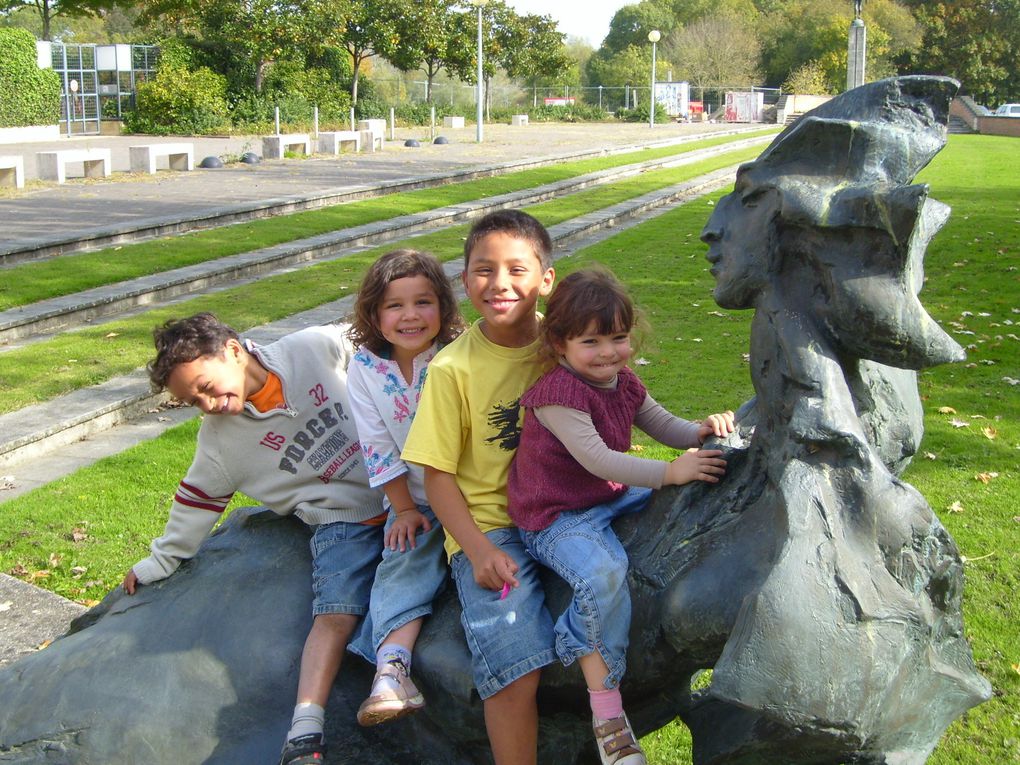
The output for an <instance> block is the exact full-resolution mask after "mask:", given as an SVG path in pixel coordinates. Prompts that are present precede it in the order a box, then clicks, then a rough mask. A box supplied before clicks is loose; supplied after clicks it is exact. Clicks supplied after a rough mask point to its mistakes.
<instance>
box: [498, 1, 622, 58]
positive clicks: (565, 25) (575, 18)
mask: <svg viewBox="0 0 1020 765" xmlns="http://www.w3.org/2000/svg"><path fill="white" fill-rule="evenodd" d="M628 2H635V0H559V2H549V0H507V5H509V6H510V7H512V8H513V9H514V10H515V11H517V12H518V13H521V14H525V13H534V14H537V15H539V16H547V15H548V16H552V17H553V18H554V19H556V20H557V21H558V22H559V25H560V31H561V32H563V33H564V34H567V35H572V36H574V37H583V38H585V39H586V40H587V41H588V42H589V43H590V44H591V46H592V47H593V48H598V47H599V46H600V45H601V44H602V40H603V39H605V36H606V35H607V34H609V22H610V21H611V20H612V18H613V14H615V13H616V12H617V11H618V10H619V9H620V8H622V7H623V6H625V5H627V4H628Z"/></svg>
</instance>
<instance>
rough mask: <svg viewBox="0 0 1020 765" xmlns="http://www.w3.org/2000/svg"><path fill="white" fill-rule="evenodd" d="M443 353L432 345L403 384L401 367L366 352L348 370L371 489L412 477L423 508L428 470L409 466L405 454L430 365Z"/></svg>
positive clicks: (360, 351) (413, 492) (410, 483)
mask: <svg viewBox="0 0 1020 765" xmlns="http://www.w3.org/2000/svg"><path fill="white" fill-rule="evenodd" d="M438 351H439V345H438V344H436V343H433V344H432V346H431V347H429V348H428V349H427V350H425V351H422V352H421V353H420V354H418V356H416V357H415V359H414V363H413V364H412V374H411V377H412V379H411V381H410V382H409V381H407V380H405V379H404V376H403V375H402V374H401V373H400V367H399V366H397V362H396V361H394V360H393V359H386V358H382V357H381V356H378V355H377V354H375V353H373V352H372V351H370V350H368V348H365V347H362V348H360V349H358V352H357V353H356V354H354V358H353V359H351V364H350V366H349V367H348V368H347V393H348V396H350V400H351V411H352V413H353V415H354V422H355V424H356V425H357V427H358V438H359V439H360V441H361V452H362V454H363V455H364V457H365V467H366V468H367V469H368V480H369V483H370V484H371V486H373V487H376V488H378V487H379V486H382V485H383V484H386V483H389V482H390V481H392V480H393V479H394V478H396V477H397V476H399V475H402V474H404V473H407V474H408V476H407V483H408V488H409V489H410V491H411V497H412V498H413V499H414V501H415V502H416V503H418V504H419V505H427V504H428V500H427V499H426V497H425V473H424V468H422V467H421V466H420V465H412V464H408V463H406V462H404V461H403V460H402V459H400V451H401V449H403V448H404V441H406V440H407V433H408V431H409V430H410V429H411V422H412V421H413V420H414V413H415V412H416V411H417V410H418V400H419V399H420V398H421V389H422V386H423V385H424V384H425V373H426V371H427V370H428V364H429V362H430V361H432V358H433V357H434V356H435V355H436V353H437V352H438ZM386 506H387V508H388V507H389V502H388V501H387V502H386Z"/></svg>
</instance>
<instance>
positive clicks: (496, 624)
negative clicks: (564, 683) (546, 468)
mask: <svg viewBox="0 0 1020 765" xmlns="http://www.w3.org/2000/svg"><path fill="white" fill-rule="evenodd" d="M485 536H487V537H488V538H489V541H491V542H492V543H493V544H494V545H496V546H497V547H498V548H500V549H501V550H503V552H505V553H507V554H508V555H509V556H510V557H511V558H513V559H514V562H515V563H517V565H518V566H519V567H520V568H519V569H518V571H517V573H516V574H515V576H516V578H517V581H518V582H520V586H519V587H515V588H514V589H512V590H510V594H509V595H507V598H506V600H500V597H499V596H500V591H499V590H495V591H493V590H487V589H485V588H484V587H480V586H479V585H478V583H477V582H475V577H474V570H473V569H472V567H471V561H470V560H468V557H467V555H465V554H464V553H463V552H458V553H457V554H456V555H454V556H453V558H452V559H451V560H450V569H451V572H452V573H453V580H454V581H455V582H456V583H457V594H458V595H459V596H460V605H461V609H462V610H461V615H460V621H461V624H462V625H463V626H464V635H465V637H466V638H467V643H468V648H470V649H471V668H472V673H473V676H474V682H475V688H477V689H478V695H479V696H481V698H482V699H483V700H484V699H487V698H489V697H490V696H492V695H493V694H495V693H497V692H499V691H501V690H503V689H504V688H506V687H507V686H508V685H510V683H512V682H514V681H515V680H518V679H520V678H521V677H524V675H526V674H528V673H529V672H532V671H534V670H536V669H539V668H541V667H544V666H546V665H547V664H552V663H553V662H554V661H556V652H555V650H554V649H553V625H552V617H551V616H549V611H548V609H546V607H545V591H544V590H543V589H542V583H541V582H540V581H539V579H538V564H536V563H535V560H534V559H533V558H532V557H531V556H530V555H528V553H527V551H526V550H525V549H524V543H523V542H522V541H521V535H520V534H519V533H518V530H517V528H516V527H514V526H511V527H509V528H505V529H494V530H492V531H489V532H486V534H485Z"/></svg>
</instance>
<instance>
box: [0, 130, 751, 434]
mask: <svg viewBox="0 0 1020 765" xmlns="http://www.w3.org/2000/svg"><path fill="white" fill-rule="evenodd" d="M758 152H759V150H758V149H742V150H739V151H735V152H728V153H726V154H723V155H720V156H718V157H713V158H711V159H706V160H702V161H701V162H696V163H693V164H690V165H685V166H683V167H677V168H667V169H664V170H653V171H650V172H647V173H642V174H640V175H636V176H633V177H630V178H625V179H622V180H620V181H617V182H614V183H612V184H606V185H604V186H598V187H595V188H591V189H587V190H585V191H582V192H579V193H577V194H572V195H570V196H567V197H563V198H561V199H555V200H550V201H548V202H543V203H541V204H538V205H533V206H530V207H527V208H525V209H527V210H529V211H530V212H532V213H533V214H534V215H536V216H537V217H538V218H539V219H540V220H542V221H543V223H545V224H546V225H550V226H551V225H555V224H557V223H561V222H563V221H565V220H569V219H571V218H575V217H577V216H579V215H583V214H584V213H588V212H593V211H595V210H598V209H601V208H604V207H608V206H610V205H613V204H616V203H617V202H622V201H624V200H627V199H630V198H633V197H636V196H640V195H641V194H644V193H646V192H648V191H652V190H655V189H659V188H662V187H664V186H669V185H671V184H674V183H680V182H683V181H686V180H690V179H691V178H695V177H697V176H699V175H703V174H705V173H708V172H711V171H713V170H717V169H719V168H722V167H726V166H728V165H731V164H734V163H736V162H741V161H745V160H747V159H750V158H753V157H754V156H755V155H757V154H758ZM467 230H468V226H467V224H465V225H461V226H453V227H449V228H445V229H441V230H438V231H433V232H430V233H427V234H423V235H421V236H418V237H415V238H414V239H413V240H408V241H409V242H410V246H414V247H418V248H419V249H423V250H427V251H430V252H433V253H435V254H436V256H438V257H439V258H440V259H442V260H448V259H450V258H455V257H459V256H460V255H461V252H462V247H463V238H464V237H465V236H466V234H467ZM397 246H398V245H397V243H388V244H386V245H383V246H380V247H377V248H374V249H372V250H368V251H364V252H360V253H356V254H354V255H350V256H347V257H343V258H340V259H337V260H333V261H330V262H325V263H319V264H316V265H310V266H306V267H304V268H301V269H298V270H295V271H288V272H286V273H283V274H279V275H277V276H266V277H263V278H260V279H259V280H257V281H254V282H251V283H249V284H245V285H241V286H238V287H233V288H230V289H227V290H224V291H222V292H217V293H214V294H209V295H201V296H197V297H194V298H192V299H190V300H186V301H183V302H179V303H176V304H174V305H172V306H167V307H157V308H154V309H152V310H150V311H146V312H144V313H142V314H139V315H136V316H133V317H131V318H127V319H122V320H114V321H111V322H108V323H105V324H102V325H101V326H95V327H89V328H86V329H83V330H81V331H76V332H68V333H64V334H61V335H57V336H56V337H54V338H52V339H50V340H45V341H40V342H38V343H32V344H30V345H26V346H24V347H22V348H17V349H14V350H11V351H8V352H6V353H4V354H3V360H4V364H3V366H2V367H0V414H3V413H6V412H12V411H15V410H17V409H20V408H22V407H24V406H27V405H29V404H33V403H37V402H40V401H46V400H48V399H50V398H53V397H55V396H59V395H63V394H65V393H68V392H70V391H72V390H77V389H78V388H83V387H86V386H88V385H95V384H97V383H100V382H102V381H104V380H108V379H110V378H111V377H114V376H116V375H118V374H124V373H126V372H130V371H131V370H133V369H136V368H138V367H140V366H142V365H144V364H145V362H146V361H147V360H148V359H149V357H150V356H151V355H152V348H151V332H152V327H153V326H156V325H158V324H161V323H162V322H164V321H166V320H167V319H169V318H172V317H179V316H187V315H190V314H192V313H197V312H198V311H214V312H215V313H216V314H217V315H218V316H219V317H220V318H221V319H223V320H224V321H226V322H227V323H229V324H230V325H232V326H233V327H235V328H237V329H238V330H245V329H248V328H250V327H253V326H257V325H259V324H264V323H266V322H269V321H274V320H276V319H280V318H282V317H284V316H289V315H291V314H294V313H298V312H300V311H305V310H308V309H310V308H314V307H315V306H317V305H322V304H323V303H326V302H329V301H331V300H336V299H338V298H340V297H343V296H344V295H346V294H349V293H350V292H351V291H352V290H354V289H356V288H357V285H358V284H359V283H360V280H361V275H362V273H363V272H364V270H365V269H366V268H367V267H368V264H369V263H371V262H372V261H373V260H374V259H375V258H376V257H377V256H378V255H379V254H380V253H382V252H386V251H388V250H392V249H394V248H395V247H397Z"/></svg>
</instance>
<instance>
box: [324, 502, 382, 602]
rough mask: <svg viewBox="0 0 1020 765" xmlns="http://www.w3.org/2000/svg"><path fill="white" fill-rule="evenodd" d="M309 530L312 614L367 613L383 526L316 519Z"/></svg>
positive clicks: (377, 562)
mask: <svg viewBox="0 0 1020 765" xmlns="http://www.w3.org/2000/svg"><path fill="white" fill-rule="evenodd" d="M313 528H314V531H313V532H312V540H311V546H312V593H313V600H312V615H313V616H319V615H321V614H355V615H357V616H364V615H365V614H366V613H368V599H369V594H370V593H371V592H372V580H373V579H374V578H375V568H376V566H377V565H379V556H380V555H381V554H382V547H383V527H382V526H366V525H365V524H363V523H346V522H344V521H338V522H336V523H320V524H319V525H317V526H315V527H313Z"/></svg>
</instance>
